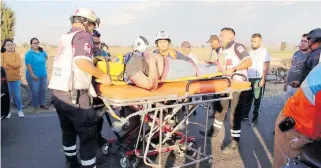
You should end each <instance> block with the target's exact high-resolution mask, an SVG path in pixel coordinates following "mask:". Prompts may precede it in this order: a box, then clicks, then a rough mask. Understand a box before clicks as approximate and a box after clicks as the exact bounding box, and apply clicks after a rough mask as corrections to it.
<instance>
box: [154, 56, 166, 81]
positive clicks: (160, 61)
mask: <svg viewBox="0 0 321 168" xmlns="http://www.w3.org/2000/svg"><path fill="white" fill-rule="evenodd" d="M154 58H155V60H156V66H157V70H158V76H159V77H161V76H162V75H163V71H164V59H163V57H162V56H161V55H158V54H155V55H154Z"/></svg>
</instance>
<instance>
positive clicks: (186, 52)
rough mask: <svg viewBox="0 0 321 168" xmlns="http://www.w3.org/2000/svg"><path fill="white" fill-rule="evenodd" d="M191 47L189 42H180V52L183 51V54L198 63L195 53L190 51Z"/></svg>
mask: <svg viewBox="0 0 321 168" xmlns="http://www.w3.org/2000/svg"><path fill="white" fill-rule="evenodd" d="M191 47H192V46H191V43H189V42H188V41H184V42H183V43H182V44H181V48H182V53H183V55H185V56H188V57H189V58H191V59H192V60H193V62H194V63H195V64H199V63H200V62H199V60H198V57H197V56H196V55H194V54H193V53H191Z"/></svg>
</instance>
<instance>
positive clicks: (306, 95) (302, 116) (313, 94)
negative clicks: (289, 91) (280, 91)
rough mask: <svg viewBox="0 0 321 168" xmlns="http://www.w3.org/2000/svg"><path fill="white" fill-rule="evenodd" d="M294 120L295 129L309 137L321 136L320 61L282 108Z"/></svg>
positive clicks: (317, 137)
mask: <svg viewBox="0 0 321 168" xmlns="http://www.w3.org/2000/svg"><path fill="white" fill-rule="evenodd" d="M283 114H284V115H285V116H286V117H292V118H293V119H294V120H295V129H296V130H297V131H298V132H300V133H301V134H303V135H305V136H307V137H310V138H311V139H320V138H321V63H319V64H318V65H317V66H316V67H315V68H314V69H313V70H312V71H311V72H310V73H309V75H308V76H307V77H306V79H305V80H304V81H303V83H302V84H301V86H300V88H299V89H298V91H297V92H296V93H295V94H294V95H293V96H292V97H291V98H289V99H288V101H287V102H286V103H285V106H284V108H283Z"/></svg>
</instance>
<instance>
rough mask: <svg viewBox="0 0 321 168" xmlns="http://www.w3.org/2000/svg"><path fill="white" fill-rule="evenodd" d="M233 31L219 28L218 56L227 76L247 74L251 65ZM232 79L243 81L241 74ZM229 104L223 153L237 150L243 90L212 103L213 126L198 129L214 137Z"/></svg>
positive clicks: (244, 49)
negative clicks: (227, 136)
mask: <svg viewBox="0 0 321 168" xmlns="http://www.w3.org/2000/svg"><path fill="white" fill-rule="evenodd" d="M234 38H235V32H234V30H233V29H232V28H223V29H222V30H221V35H220V42H221V44H222V48H221V49H220V51H219V56H218V57H219V58H218V60H220V57H223V59H221V60H222V62H221V64H222V66H223V67H224V69H225V71H224V74H225V75H227V76H230V75H232V74H233V73H240V74H243V75H244V76H247V68H249V67H250V66H251V65H252V60H251V57H250V54H249V53H248V52H247V51H246V48H245V47H244V46H243V45H242V44H240V43H236V42H235V41H234ZM233 79H234V80H240V81H244V80H245V79H244V78H243V77H242V76H235V77H234V78H233ZM229 104H230V125H231V137H232V140H231V142H230V143H229V144H228V146H227V147H226V148H225V149H223V151H222V152H223V153H230V152H233V151H235V150H238V147H239V140H240V136H241V120H242V112H243V110H242V108H243V105H244V92H241V93H233V99H232V100H221V101H218V102H216V103H215V104H214V109H215V120H214V124H213V126H212V127H211V128H210V129H209V130H208V131H207V132H206V133H205V132H203V131H200V133H201V134H202V135H204V136H205V134H206V136H209V137H212V136H213V137H215V136H216V135H217V134H218V132H219V130H220V128H221V127H222V126H223V121H224V119H225V114H226V113H227V111H228V107H229Z"/></svg>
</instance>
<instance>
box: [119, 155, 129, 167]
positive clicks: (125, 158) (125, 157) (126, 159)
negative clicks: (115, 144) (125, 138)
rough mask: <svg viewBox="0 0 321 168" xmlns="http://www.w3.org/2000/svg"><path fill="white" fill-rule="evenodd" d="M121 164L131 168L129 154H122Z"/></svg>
mask: <svg viewBox="0 0 321 168" xmlns="http://www.w3.org/2000/svg"><path fill="white" fill-rule="evenodd" d="M120 166H121V167H122V168H130V164H129V159H128V157H127V156H122V157H121V158H120Z"/></svg>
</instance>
